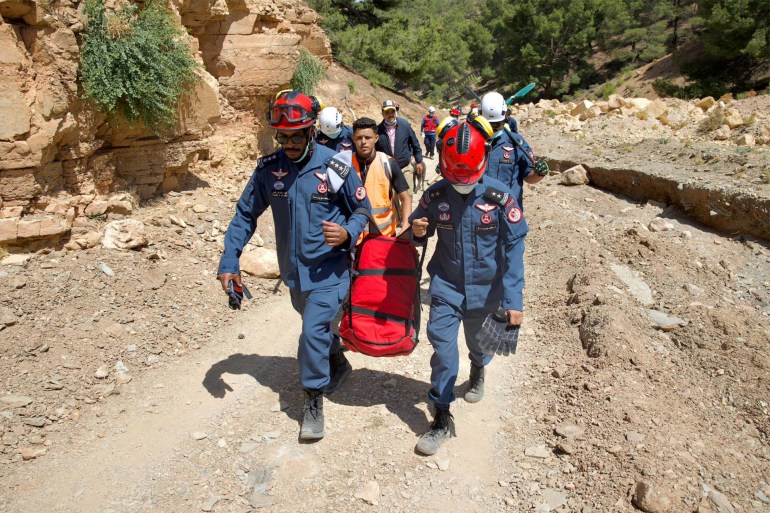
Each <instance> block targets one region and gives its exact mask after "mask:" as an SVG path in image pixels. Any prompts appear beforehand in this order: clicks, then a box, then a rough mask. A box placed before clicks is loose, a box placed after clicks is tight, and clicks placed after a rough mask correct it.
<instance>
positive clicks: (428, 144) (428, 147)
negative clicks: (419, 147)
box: [423, 132, 436, 157]
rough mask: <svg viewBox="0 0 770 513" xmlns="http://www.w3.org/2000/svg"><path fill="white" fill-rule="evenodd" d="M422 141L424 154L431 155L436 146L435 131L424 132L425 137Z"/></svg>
mask: <svg viewBox="0 0 770 513" xmlns="http://www.w3.org/2000/svg"><path fill="white" fill-rule="evenodd" d="M423 142H424V143H425V154H426V155H430V156H431V157H432V156H433V152H434V151H435V148H436V133H435V132H433V133H427V132H426V133H425V139H423Z"/></svg>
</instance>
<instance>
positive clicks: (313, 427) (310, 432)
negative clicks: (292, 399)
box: [299, 388, 324, 440]
mask: <svg viewBox="0 0 770 513" xmlns="http://www.w3.org/2000/svg"><path fill="white" fill-rule="evenodd" d="M302 411H303V417H302V427H301V428H300V430H299V438H300V440H320V439H321V438H323V437H324V396H323V390H310V389H307V388H306V389H305V406H304V407H303V409H302Z"/></svg>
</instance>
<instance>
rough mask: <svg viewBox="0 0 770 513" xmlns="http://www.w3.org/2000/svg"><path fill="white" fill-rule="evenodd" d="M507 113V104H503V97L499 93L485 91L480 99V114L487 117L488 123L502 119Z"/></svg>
mask: <svg viewBox="0 0 770 513" xmlns="http://www.w3.org/2000/svg"><path fill="white" fill-rule="evenodd" d="M507 113H508V105H506V104H505V98H503V95H502V94H500V93H496V92H492V93H487V94H485V95H484V97H483V98H482V99H481V115H482V116H484V117H485V118H487V121H489V122H490V123H496V122H498V121H503V120H504V119H505V115H506V114H507Z"/></svg>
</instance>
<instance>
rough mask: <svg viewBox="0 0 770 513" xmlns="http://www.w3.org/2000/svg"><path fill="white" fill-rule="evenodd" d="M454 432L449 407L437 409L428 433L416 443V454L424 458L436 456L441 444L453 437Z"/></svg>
mask: <svg viewBox="0 0 770 513" xmlns="http://www.w3.org/2000/svg"><path fill="white" fill-rule="evenodd" d="M454 430H455V429H454V417H452V414H451V413H449V407H448V406H447V407H446V408H438V407H437V408H436V415H435V417H434V418H433V424H431V425H430V431H428V432H427V433H425V434H424V435H422V436H421V437H420V440H419V441H418V442H417V447H416V449H417V452H420V453H422V454H425V455H426V456H432V455H434V454H436V452H437V451H438V449H439V447H441V444H443V443H444V442H445V441H446V440H447V439H448V438H450V437H452V436H454Z"/></svg>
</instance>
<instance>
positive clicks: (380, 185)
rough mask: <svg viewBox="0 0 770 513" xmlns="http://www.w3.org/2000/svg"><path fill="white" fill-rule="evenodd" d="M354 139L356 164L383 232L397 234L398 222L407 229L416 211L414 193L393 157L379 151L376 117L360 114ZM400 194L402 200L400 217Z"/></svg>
mask: <svg viewBox="0 0 770 513" xmlns="http://www.w3.org/2000/svg"><path fill="white" fill-rule="evenodd" d="M353 142H354V144H355V149H356V151H355V154H354V155H353V158H352V165H353V167H354V168H355V170H356V173H357V174H358V177H359V178H360V179H361V182H363V184H364V187H366V193H367V196H368V197H369V202H370V203H371V204H372V217H374V220H375V221H376V223H377V227H378V228H379V229H380V232H381V233H382V234H383V235H387V236H390V237H395V236H396V225H397V224H398V225H401V227H402V229H403V230H405V229H406V228H407V227H408V226H409V221H408V220H409V215H410V214H411V213H412V196H411V195H410V194H409V184H408V183H407V182H406V177H405V176H404V173H403V172H402V171H401V167H400V166H399V165H398V163H397V162H396V161H395V159H393V157H390V156H388V155H386V154H385V153H383V152H380V151H376V149H375V147H376V144H377V122H376V121H374V120H373V119H371V118H359V119H357V120H355V121H354V122H353ZM396 197H397V198H398V199H399V200H400V201H401V212H400V218H399V214H398V213H397V209H396ZM398 221H400V222H398ZM365 229H366V228H365Z"/></svg>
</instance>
